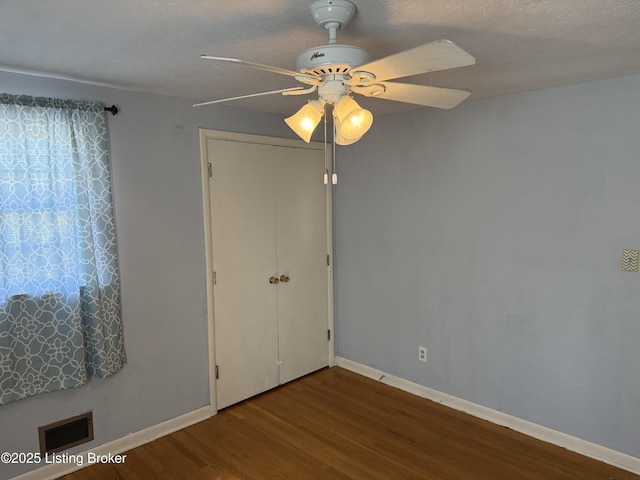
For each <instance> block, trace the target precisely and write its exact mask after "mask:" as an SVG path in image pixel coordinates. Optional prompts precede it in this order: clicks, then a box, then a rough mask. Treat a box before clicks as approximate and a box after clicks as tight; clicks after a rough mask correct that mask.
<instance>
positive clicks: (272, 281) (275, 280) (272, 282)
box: [269, 277, 280, 284]
mask: <svg viewBox="0 0 640 480" xmlns="http://www.w3.org/2000/svg"><path fill="white" fill-rule="evenodd" d="M279 281H280V280H278V277H270V278H269V283H271V284H276V283H278V282H279Z"/></svg>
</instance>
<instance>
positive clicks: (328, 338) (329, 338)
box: [327, 330, 331, 340]
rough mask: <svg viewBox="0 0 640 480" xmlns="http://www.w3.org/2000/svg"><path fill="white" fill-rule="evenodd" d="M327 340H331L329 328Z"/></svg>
mask: <svg viewBox="0 0 640 480" xmlns="http://www.w3.org/2000/svg"><path fill="white" fill-rule="evenodd" d="M327 340H331V330H327Z"/></svg>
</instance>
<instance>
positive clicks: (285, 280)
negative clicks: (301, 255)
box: [280, 275, 289, 283]
mask: <svg viewBox="0 0 640 480" xmlns="http://www.w3.org/2000/svg"><path fill="white" fill-rule="evenodd" d="M280 281H281V282H284V283H287V282H288V281H289V277H287V276H286V275H280Z"/></svg>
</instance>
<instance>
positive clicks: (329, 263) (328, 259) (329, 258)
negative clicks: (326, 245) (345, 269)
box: [327, 255, 331, 266]
mask: <svg viewBox="0 0 640 480" xmlns="http://www.w3.org/2000/svg"><path fill="white" fill-rule="evenodd" d="M329 265H331V255H327V266H329Z"/></svg>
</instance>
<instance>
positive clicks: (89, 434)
mask: <svg viewBox="0 0 640 480" xmlns="http://www.w3.org/2000/svg"><path fill="white" fill-rule="evenodd" d="M38 434H39V436H40V453H41V454H42V455H44V454H45V453H57V452H61V451H62V450H66V449H67V448H71V447H75V446H76V445H80V444H82V443H86V442H90V441H91V440H93V412H87V413H83V414H82V415H78V416H76V417H71V418H66V419H64V420H60V421H59V422H54V423H50V424H49V425H43V426H42V427H38Z"/></svg>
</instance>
